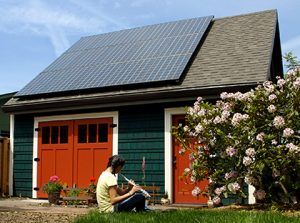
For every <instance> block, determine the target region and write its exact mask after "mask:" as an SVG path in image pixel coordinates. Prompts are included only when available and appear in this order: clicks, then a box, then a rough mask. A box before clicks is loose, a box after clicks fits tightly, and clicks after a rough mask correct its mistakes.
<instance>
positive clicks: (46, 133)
mask: <svg viewBox="0 0 300 223" xmlns="http://www.w3.org/2000/svg"><path fill="white" fill-rule="evenodd" d="M49 143H50V127H43V128H42V144H49Z"/></svg>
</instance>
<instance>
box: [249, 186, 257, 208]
mask: <svg viewBox="0 0 300 223" xmlns="http://www.w3.org/2000/svg"><path fill="white" fill-rule="evenodd" d="M254 191H255V187H253V186H252V185H248V204H255V203H256V200H255V197H254V195H253V192H254Z"/></svg>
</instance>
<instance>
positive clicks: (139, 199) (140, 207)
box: [114, 193, 149, 212]
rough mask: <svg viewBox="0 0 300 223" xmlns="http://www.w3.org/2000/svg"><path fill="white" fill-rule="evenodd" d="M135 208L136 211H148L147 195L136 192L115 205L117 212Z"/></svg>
mask: <svg viewBox="0 0 300 223" xmlns="http://www.w3.org/2000/svg"><path fill="white" fill-rule="evenodd" d="M134 208H135V210H136V212H140V211H148V210H149V209H148V208H147V207H146V205H145V196H144V195H143V194H141V193H136V194H134V195H132V196H131V197H129V198H127V199H125V200H124V201H122V202H120V203H117V204H115V205H114V211H115V212H121V211H132V210H133V209H134Z"/></svg>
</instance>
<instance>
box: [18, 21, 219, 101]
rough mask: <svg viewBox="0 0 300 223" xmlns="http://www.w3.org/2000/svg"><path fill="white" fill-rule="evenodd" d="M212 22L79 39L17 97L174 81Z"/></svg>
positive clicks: (179, 23)
mask: <svg viewBox="0 0 300 223" xmlns="http://www.w3.org/2000/svg"><path fill="white" fill-rule="evenodd" d="M212 18H213V16H208V17H201V18H194V19H187V20H181V21H175V22H168V23H162V24H157V25H149V26H145V27H140V28H134V29H127V30H121V31H117V32H111V33H105V34H100V35H95V36H89V37H83V38H81V39H80V40H79V41H78V42H77V43H75V44H74V45H73V46H72V47H71V48H69V49H68V50H67V51H66V52H65V53H63V54H62V55H61V56H60V57H59V58H58V59H56V60H55V61H54V62H53V63H52V64H50V66H48V67H47V68H46V69H45V70H44V71H42V72H41V73H40V74H39V75H38V76H37V77H36V78H35V79H33V80H32V81H31V82H30V83H29V84H27V85H26V86H25V87H24V88H23V89H22V90H20V91H19V92H18V93H17V96H26V95H37V94H46V93H47V94H48V93H54V92H64V91H74V90H82V89H94V88H103V87H112V86H124V85H132V84H140V83H152V82H161V81H176V80H178V79H180V77H181V75H182V73H183V71H184V69H185V67H186V66H187V63H188V62H189V60H190V59H191V56H192V54H193V52H194V51H195V49H196V47H197V46H198V44H199V42H200V40H201V38H202V37H203V34H204V32H205V31H206V29H207V27H208V25H209V24H210V22H211V20H212Z"/></svg>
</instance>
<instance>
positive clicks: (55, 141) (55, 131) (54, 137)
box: [51, 126, 58, 144]
mask: <svg viewBox="0 0 300 223" xmlns="http://www.w3.org/2000/svg"><path fill="white" fill-rule="evenodd" d="M51 144H58V126H52V127H51Z"/></svg>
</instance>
